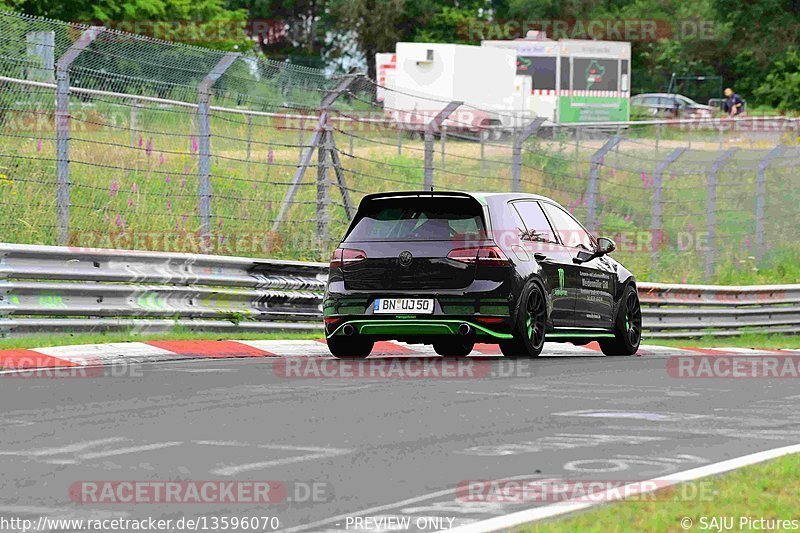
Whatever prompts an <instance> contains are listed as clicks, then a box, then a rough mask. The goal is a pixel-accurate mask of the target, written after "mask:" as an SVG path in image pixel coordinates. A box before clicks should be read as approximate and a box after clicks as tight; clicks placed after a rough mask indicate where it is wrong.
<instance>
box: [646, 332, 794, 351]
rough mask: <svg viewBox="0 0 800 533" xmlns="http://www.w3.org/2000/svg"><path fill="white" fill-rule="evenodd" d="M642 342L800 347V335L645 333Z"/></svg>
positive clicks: (732, 346)
mask: <svg viewBox="0 0 800 533" xmlns="http://www.w3.org/2000/svg"><path fill="white" fill-rule="evenodd" d="M642 343H643V344H655V345H658V346H672V347H675V348H684V347H689V346H691V347H695V348H715V347H726V348H727V347H730V348H766V349H780V348H798V349H800V335H777V334H771V335H770V334H766V333H746V334H744V335H740V336H738V337H712V336H708V337H701V338H698V339H648V338H647V334H645V335H644V338H643V339H642Z"/></svg>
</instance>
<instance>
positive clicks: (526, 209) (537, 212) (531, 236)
mask: <svg viewBox="0 0 800 533" xmlns="http://www.w3.org/2000/svg"><path fill="white" fill-rule="evenodd" d="M511 206H512V209H516V210H517V213H519V216H520V218H522V221H523V223H524V224H525V229H526V230H528V237H527V239H526V240H529V241H540V242H541V241H543V242H556V239H555V237H554V235H553V229H552V228H551V227H550V223H549V222H548V221H547V217H545V216H544V211H542V207H541V206H540V205H539V202H514V203H512V204H511Z"/></svg>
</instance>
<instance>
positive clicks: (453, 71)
mask: <svg viewBox="0 0 800 533" xmlns="http://www.w3.org/2000/svg"><path fill="white" fill-rule="evenodd" d="M380 56H381V57H380V58H379V59H380V60H381V61H380V62H379V63H378V79H379V80H385V81H386V82H387V85H386V90H383V91H379V92H380V95H379V97H382V98H383V105H384V113H386V114H387V115H388V116H391V117H392V118H393V119H394V120H396V121H398V122H400V123H403V124H407V125H412V126H414V125H416V126H418V127H419V128H418V129H421V127H422V126H424V124H426V123H427V122H428V121H429V120H430V119H431V118H433V117H434V116H436V114H437V113H439V111H441V110H442V109H443V108H444V107H445V106H446V105H447V104H448V103H449V102H451V101H461V102H464V105H463V106H461V107H460V108H459V109H458V110H457V111H456V112H455V113H454V114H453V115H451V117H450V119H448V120H447V121H446V122H445V125H446V126H447V128H448V129H462V130H464V129H467V130H473V131H476V130H480V129H483V128H485V127H486V126H495V125H498V126H499V125H501V126H503V127H506V128H510V127H513V126H515V125H519V124H524V123H527V121H529V120H530V118H531V111H530V109H531V104H530V91H531V87H530V77H526V76H517V74H516V71H517V66H516V62H517V57H516V51H515V50H512V49H508V48H499V47H488V46H468V45H462V44H438V43H397V49H396V52H395V55H394V65H393V68H391V67H389V68H390V69H391V70H393V71H394V72H393V76H392V75H390V74H389V73H388V72H381V65H392V61H391V58H387V57H386V56H384V55H382V54H380ZM387 59H389V60H388V61H387ZM383 68H384V69H386V68H387V67H383ZM387 70H388V69H387ZM379 85H380V83H379Z"/></svg>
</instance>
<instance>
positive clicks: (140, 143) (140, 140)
mask: <svg viewBox="0 0 800 533" xmlns="http://www.w3.org/2000/svg"><path fill="white" fill-rule="evenodd" d="M142 146H144V139H143V138H142V136H141V135H139V148H141V147H142Z"/></svg>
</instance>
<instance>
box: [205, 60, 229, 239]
mask: <svg viewBox="0 0 800 533" xmlns="http://www.w3.org/2000/svg"><path fill="white" fill-rule="evenodd" d="M237 57H239V54H238V53H237V52H228V53H227V54H225V55H224V56H222V59H220V60H219V62H218V63H217V64H216V65H215V66H214V68H213V69H211V72H209V73H208V74H207V75H206V77H205V78H203V80H202V81H201V82H200V84H199V85H198V87H197V127H198V137H199V139H198V140H199V157H198V160H197V168H198V190H199V194H200V206H199V207H200V243H201V246H202V247H203V249H204V250H208V249H210V247H211V242H210V239H211V118H210V114H209V107H210V105H211V87H212V86H213V85H214V83H215V82H216V81H217V80H218V79H219V78H220V77H221V76H222V75H223V74H224V73H225V71H226V70H228V67H230V66H231V65H232V64H233V62H234V61H236V58H237Z"/></svg>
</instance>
